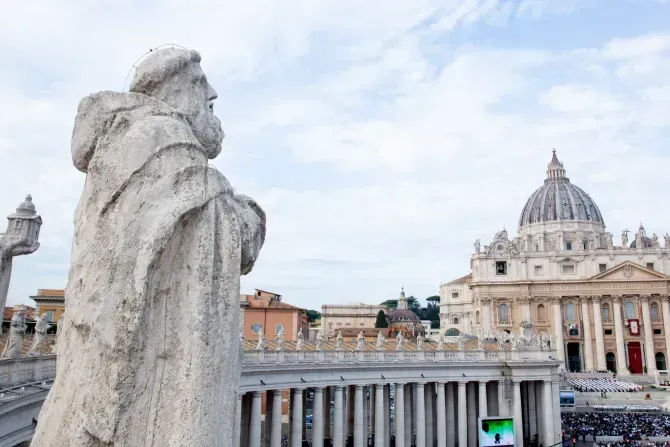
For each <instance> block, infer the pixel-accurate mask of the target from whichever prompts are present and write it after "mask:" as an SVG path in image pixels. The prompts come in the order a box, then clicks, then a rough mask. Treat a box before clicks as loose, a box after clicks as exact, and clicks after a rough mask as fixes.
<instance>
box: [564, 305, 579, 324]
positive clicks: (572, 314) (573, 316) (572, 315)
mask: <svg viewBox="0 0 670 447" xmlns="http://www.w3.org/2000/svg"><path fill="white" fill-rule="evenodd" d="M565 319H566V320H567V321H577V308H576V307H575V304H574V303H568V304H566V305H565Z"/></svg>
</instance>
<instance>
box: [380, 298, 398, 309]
mask: <svg viewBox="0 0 670 447" xmlns="http://www.w3.org/2000/svg"><path fill="white" fill-rule="evenodd" d="M381 306H386V307H388V308H389V309H397V308H398V300H386V301H384V302H383V303H381Z"/></svg>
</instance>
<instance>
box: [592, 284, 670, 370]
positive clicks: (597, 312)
mask: <svg viewBox="0 0 670 447" xmlns="http://www.w3.org/2000/svg"><path fill="white" fill-rule="evenodd" d="M591 301H592V302H593V323H594V324H595V329H594V330H595V331H596V360H597V365H598V371H607V361H605V340H604V338H603V316H602V310H601V307H600V296H599V295H596V296H592V297H591ZM668 310H669V311H670V308H669V309H668Z"/></svg>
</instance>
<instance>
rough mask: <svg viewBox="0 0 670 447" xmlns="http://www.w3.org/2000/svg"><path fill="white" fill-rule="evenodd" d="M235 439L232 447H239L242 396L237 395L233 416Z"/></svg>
mask: <svg viewBox="0 0 670 447" xmlns="http://www.w3.org/2000/svg"><path fill="white" fill-rule="evenodd" d="M234 433H235V439H234V440H233V446H234V447H240V438H241V433H242V394H240V393H237V414H236V415H235V431H234Z"/></svg>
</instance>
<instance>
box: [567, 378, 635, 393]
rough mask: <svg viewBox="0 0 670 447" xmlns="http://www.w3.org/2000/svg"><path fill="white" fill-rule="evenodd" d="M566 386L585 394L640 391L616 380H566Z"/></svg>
mask: <svg viewBox="0 0 670 447" xmlns="http://www.w3.org/2000/svg"><path fill="white" fill-rule="evenodd" d="M568 384H569V385H570V386H571V387H572V388H574V389H575V390H577V391H581V392H586V393H598V392H600V393H622V392H634V391H641V390H642V387H641V386H639V385H635V384H634V383H631V382H626V381H623V380H616V379H568Z"/></svg>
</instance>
